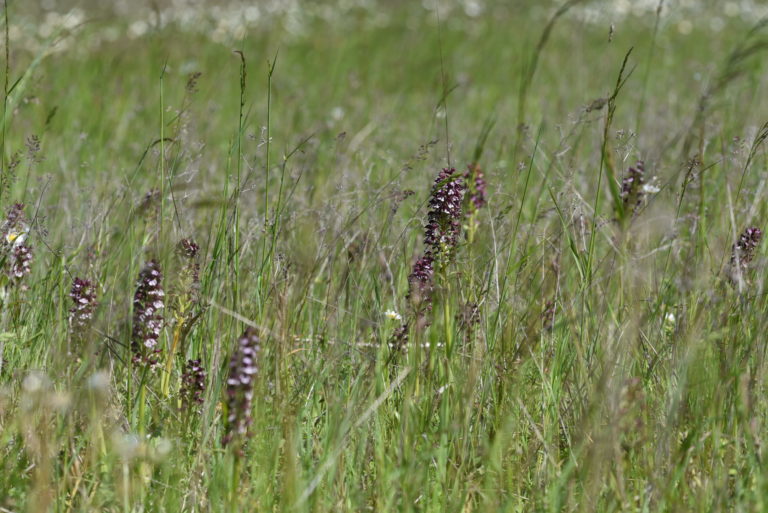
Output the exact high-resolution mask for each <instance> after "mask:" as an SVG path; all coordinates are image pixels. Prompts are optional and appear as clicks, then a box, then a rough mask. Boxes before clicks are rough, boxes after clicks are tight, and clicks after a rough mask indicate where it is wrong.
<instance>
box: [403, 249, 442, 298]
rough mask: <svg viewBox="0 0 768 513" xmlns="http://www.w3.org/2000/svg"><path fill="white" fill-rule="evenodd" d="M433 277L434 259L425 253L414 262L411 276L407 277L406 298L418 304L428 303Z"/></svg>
mask: <svg viewBox="0 0 768 513" xmlns="http://www.w3.org/2000/svg"><path fill="white" fill-rule="evenodd" d="M434 275H435V268H434V259H433V258H432V255H431V254H429V253H427V254H425V255H424V256H422V257H421V258H419V259H418V260H416V263H414V264H413V269H412V270H411V274H410V275H409V276H408V298H409V299H411V300H413V301H416V302H418V303H420V302H423V301H426V302H429V301H430V299H431V295H432V279H433V278H434Z"/></svg>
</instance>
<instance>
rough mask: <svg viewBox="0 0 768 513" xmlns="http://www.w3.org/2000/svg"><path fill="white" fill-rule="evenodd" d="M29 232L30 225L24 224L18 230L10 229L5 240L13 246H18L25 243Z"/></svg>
mask: <svg viewBox="0 0 768 513" xmlns="http://www.w3.org/2000/svg"><path fill="white" fill-rule="evenodd" d="M28 233H29V226H22V227H21V228H20V229H18V230H9V231H8V233H6V234H5V242H6V243H7V244H8V245H9V246H11V247H14V248H15V247H16V246H20V245H22V244H24V241H25V240H27V234H28Z"/></svg>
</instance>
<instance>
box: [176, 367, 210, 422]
mask: <svg viewBox="0 0 768 513" xmlns="http://www.w3.org/2000/svg"><path fill="white" fill-rule="evenodd" d="M205 377H206V374H205V369H204V368H203V366H202V364H201V363H200V360H187V364H186V365H185V366H184V373H183V374H182V375H181V390H180V395H181V404H182V407H183V408H185V409H189V410H191V409H194V408H197V407H198V406H199V405H201V404H203V395H204V394H205Z"/></svg>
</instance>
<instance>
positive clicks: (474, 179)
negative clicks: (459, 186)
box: [464, 164, 487, 215]
mask: <svg viewBox="0 0 768 513" xmlns="http://www.w3.org/2000/svg"><path fill="white" fill-rule="evenodd" d="M464 181H465V183H466V184H467V189H468V196H467V198H468V199H469V201H468V202H467V207H466V214H467V215H472V214H474V213H475V212H477V211H478V210H480V209H481V208H483V207H484V206H485V204H486V200H485V195H486V189H487V186H486V183H485V175H484V174H483V170H482V169H480V166H478V165H477V164H470V165H469V167H468V169H467V172H466V173H464Z"/></svg>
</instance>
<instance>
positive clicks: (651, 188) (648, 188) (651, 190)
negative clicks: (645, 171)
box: [643, 183, 661, 194]
mask: <svg viewBox="0 0 768 513" xmlns="http://www.w3.org/2000/svg"><path fill="white" fill-rule="evenodd" d="M660 190H661V189H660V188H658V187H656V186H655V185H653V184H652V183H647V184H645V185H643V192H644V193H646V194H656V193H657V192H659V191H660Z"/></svg>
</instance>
